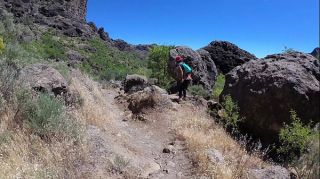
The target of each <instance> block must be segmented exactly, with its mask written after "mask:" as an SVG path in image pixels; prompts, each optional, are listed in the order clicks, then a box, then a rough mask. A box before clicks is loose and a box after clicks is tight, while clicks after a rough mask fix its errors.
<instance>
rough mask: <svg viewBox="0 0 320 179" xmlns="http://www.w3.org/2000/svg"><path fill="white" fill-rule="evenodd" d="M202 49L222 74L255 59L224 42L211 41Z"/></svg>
mask: <svg viewBox="0 0 320 179" xmlns="http://www.w3.org/2000/svg"><path fill="white" fill-rule="evenodd" d="M203 49H204V50H206V51H208V52H209V53H210V55H211V58H212V60H213V61H214V63H215V64H216V66H217V68H218V69H219V70H220V71H221V72H222V73H223V74H226V73H228V72H230V71H231V70H232V69H233V68H235V67H236V66H239V65H242V64H243V63H245V62H248V61H250V60H255V59H257V57H255V56H254V55H252V54H250V53H249V52H247V51H245V50H242V49H240V48H239V47H238V46H236V45H234V44H232V43H230V42H226V41H213V42H211V43H210V44H209V45H208V46H206V47H204V48H203Z"/></svg>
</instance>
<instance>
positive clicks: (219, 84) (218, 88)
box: [212, 74, 225, 100]
mask: <svg viewBox="0 0 320 179" xmlns="http://www.w3.org/2000/svg"><path fill="white" fill-rule="evenodd" d="M224 84H225V76H224V75H223V74H219V75H218V77H217V81H216V84H215V85H214V87H213V92H212V95H213V98H214V99H216V100H218V99H219V96H220V94H221V93H222V91H223V88H224Z"/></svg>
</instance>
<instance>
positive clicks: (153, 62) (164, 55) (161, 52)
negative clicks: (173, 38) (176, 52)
mask: <svg viewBox="0 0 320 179" xmlns="http://www.w3.org/2000/svg"><path fill="white" fill-rule="evenodd" d="M171 49H172V47H171V46H154V47H153V48H152V50H151V53H150V55H149V64H148V66H149V68H150V69H151V70H152V74H151V77H152V78H156V79H157V80H158V85H159V86H161V87H166V86H167V85H168V84H169V82H170V76H169V71H168V59H169V52H170V50H171Z"/></svg>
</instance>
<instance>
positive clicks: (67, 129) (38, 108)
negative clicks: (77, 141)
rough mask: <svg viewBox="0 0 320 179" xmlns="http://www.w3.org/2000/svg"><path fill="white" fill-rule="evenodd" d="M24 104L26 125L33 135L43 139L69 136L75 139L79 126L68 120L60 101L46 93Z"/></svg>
mask: <svg viewBox="0 0 320 179" xmlns="http://www.w3.org/2000/svg"><path fill="white" fill-rule="evenodd" d="M26 101H27V102H26V103H25V106H24V108H25V110H26V114H25V115H26V118H27V121H26V124H27V127H28V128H29V129H30V130H31V131H32V132H33V133H35V134H37V135H39V136H40V137H42V138H44V139H49V138H50V137H61V135H63V136H65V135H69V136H71V137H77V131H78V130H79V128H78V127H79V126H77V125H76V123H74V122H73V120H71V119H69V118H68V116H67V115H66V109H65V106H64V103H63V101H62V100H60V99H57V98H55V97H53V96H50V95H49V94H46V93H41V94H39V96H38V98H37V99H35V100H31V99H27V100H26Z"/></svg>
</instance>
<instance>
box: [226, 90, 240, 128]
mask: <svg viewBox="0 0 320 179" xmlns="http://www.w3.org/2000/svg"><path fill="white" fill-rule="evenodd" d="M222 106H223V107H224V113H223V116H222V120H223V121H222V122H223V124H224V126H225V128H227V129H228V128H231V129H232V132H237V130H238V125H239V122H241V121H242V120H243V119H242V118H240V115H239V107H238V105H237V104H236V103H235V102H234V101H233V100H232V97H231V96H230V95H227V96H225V98H224V102H223V103H222Z"/></svg>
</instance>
